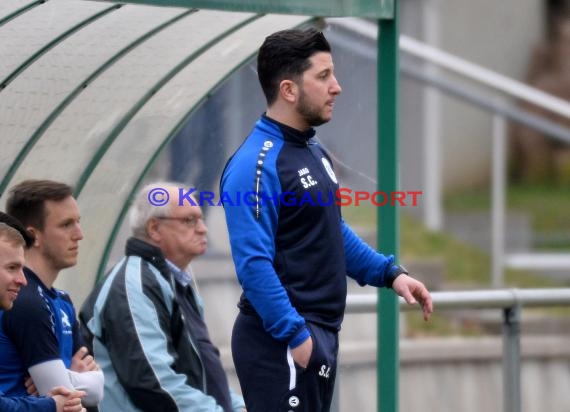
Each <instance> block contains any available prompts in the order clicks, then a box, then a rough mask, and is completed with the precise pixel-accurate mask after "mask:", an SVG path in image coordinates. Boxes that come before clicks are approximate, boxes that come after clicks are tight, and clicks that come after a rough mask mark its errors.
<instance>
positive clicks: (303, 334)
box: [289, 326, 311, 349]
mask: <svg viewBox="0 0 570 412" xmlns="http://www.w3.org/2000/svg"><path fill="white" fill-rule="evenodd" d="M309 336H311V333H310V332H309V329H307V327H306V326H303V328H302V329H301V330H299V332H297V334H296V335H295V336H293V339H291V340H290V341H289V348H290V349H295V348H296V347H297V346H299V345H301V343H303V342H305V341H306V340H307V339H309Z"/></svg>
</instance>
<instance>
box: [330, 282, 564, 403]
mask: <svg viewBox="0 0 570 412" xmlns="http://www.w3.org/2000/svg"><path fill="white" fill-rule="evenodd" d="M432 299H433V302H434V307H435V310H436V312H441V311H444V310H453V309H472V310H477V309H499V310H502V311H503V397H504V403H503V410H504V412H520V411H521V360H520V353H521V351H520V322H521V311H522V308H523V307H527V308H530V307H535V308H536V307H541V308H544V307H552V306H570V288H560V289H502V290H497V289H492V290H476V291H454V292H433V293H432ZM377 303H378V296H377V294H370V295H348V297H347V300H346V313H347V314H354V313H376V306H377ZM399 303H400V310H402V311H411V310H418V307H417V305H408V304H407V303H406V302H405V301H404V300H403V299H402V298H400V302H399ZM336 403H337V407H338V402H336Z"/></svg>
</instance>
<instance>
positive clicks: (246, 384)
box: [232, 313, 338, 412]
mask: <svg viewBox="0 0 570 412" xmlns="http://www.w3.org/2000/svg"><path fill="white" fill-rule="evenodd" d="M307 326H308V328H309V330H310V332H311V337H312V339H313V352H312V354H311V358H310V360H309V364H308V365H307V368H306V369H303V368H301V367H300V366H298V365H296V364H295V363H294V361H293V358H292V356H291V352H290V350H289V349H288V347H287V343H285V342H280V341H277V340H275V339H274V338H272V337H271V335H270V334H269V333H267V332H266V331H265V330H264V329H263V325H262V322H261V319H260V318H259V317H258V316H257V315H254V314H251V315H250V314H243V313H240V314H239V315H238V317H237V319H236V322H235V324H234V329H233V333H232V353H233V360H234V364H235V367H236V372H237V376H238V379H239V382H240V386H241V390H242V394H243V397H244V399H245V404H246V408H247V411H248V412H328V411H329V409H330V405H331V401H332V397H333V390H334V381H335V377H336V367H337V364H336V361H337V355H338V333H337V332H336V331H331V330H328V329H324V328H322V327H320V326H318V325H315V324H311V323H308V324H307Z"/></svg>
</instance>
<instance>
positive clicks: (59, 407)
mask: <svg viewBox="0 0 570 412" xmlns="http://www.w3.org/2000/svg"><path fill="white" fill-rule="evenodd" d="M33 241H34V239H33V238H32V237H31V236H30V235H29V234H28V233H27V231H26V229H25V228H24V227H23V226H22V224H21V223H20V222H18V221H17V220H16V219H14V218H12V217H11V216H9V215H7V214H5V213H2V212H0V317H1V316H2V314H3V313H4V311H7V310H9V309H11V308H12V306H13V305H14V300H15V299H16V298H17V297H18V294H19V293H20V290H21V289H22V288H24V287H25V286H26V284H27V281H26V277H25V276H24V272H23V268H24V245H26V246H27V247H30V246H31V245H32V244H33ZM83 395H85V393H84V392H79V391H71V390H69V389H67V388H65V387H63V386H59V387H57V388H53V389H52V390H51V391H50V396H49V397H36V396H29V395H24V396H10V397H9V396H6V395H5V394H4V393H3V392H2V391H0V411H2V412H64V411H65V412H85V409H83V407H82V406H81V397H82V396H83Z"/></svg>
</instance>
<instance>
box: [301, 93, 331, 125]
mask: <svg viewBox="0 0 570 412" xmlns="http://www.w3.org/2000/svg"><path fill="white" fill-rule="evenodd" d="M297 113H299V115H301V117H302V118H303V119H304V120H305V122H306V123H307V124H308V125H309V126H310V127H317V126H320V125H322V124H324V123H326V122H328V121H329V119H324V118H323V116H322V115H321V113H320V111H319V110H318V109H317V108H316V107H314V106H311V105H309V104H307V95H306V94H305V91H304V90H303V88H301V90H300V94H299V103H298V106H297Z"/></svg>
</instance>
